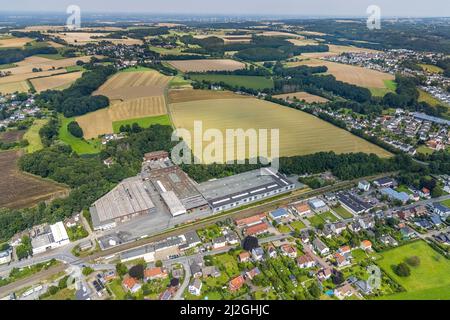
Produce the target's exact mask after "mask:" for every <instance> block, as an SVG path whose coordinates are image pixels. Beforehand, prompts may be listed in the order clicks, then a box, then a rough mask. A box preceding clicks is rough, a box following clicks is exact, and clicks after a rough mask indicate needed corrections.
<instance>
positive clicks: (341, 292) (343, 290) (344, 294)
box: [334, 283, 356, 300]
mask: <svg viewBox="0 0 450 320" xmlns="http://www.w3.org/2000/svg"><path fill="white" fill-rule="evenodd" d="M355 293H356V290H355V289H354V288H353V287H352V286H351V285H350V284H348V283H347V284H344V285H343V286H341V287H339V288H336V289H334V295H335V296H336V297H337V298H338V299H339V300H342V299H345V298H348V297H351V296H352V295H353V294H355Z"/></svg>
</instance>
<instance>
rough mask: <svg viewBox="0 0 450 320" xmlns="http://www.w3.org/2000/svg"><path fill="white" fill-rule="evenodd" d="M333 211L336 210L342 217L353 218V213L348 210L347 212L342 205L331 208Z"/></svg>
mask: <svg viewBox="0 0 450 320" xmlns="http://www.w3.org/2000/svg"><path fill="white" fill-rule="evenodd" d="M333 211H334V212H336V213H337V214H338V215H339V216H340V217H342V218H343V219H350V218H353V215H352V214H351V213H350V212H348V211H347V210H346V209H344V208H343V207H342V206H339V207H336V208H333Z"/></svg>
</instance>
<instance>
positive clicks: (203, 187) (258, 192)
mask: <svg viewBox="0 0 450 320" xmlns="http://www.w3.org/2000/svg"><path fill="white" fill-rule="evenodd" d="M294 188H295V184H294V183H292V182H291V181H289V180H288V179H287V178H286V177H284V176H283V175H281V174H280V173H275V172H274V170H273V169H270V168H262V169H257V170H253V171H249V172H244V173H240V174H237V175H234V176H230V177H226V178H222V179H216V180H211V181H208V182H204V183H201V184H199V185H198V190H199V191H200V193H201V194H203V196H204V197H205V198H206V200H207V201H208V203H209V205H210V207H211V209H212V210H213V212H220V211H223V210H227V209H231V208H234V207H237V206H240V205H244V204H248V203H251V202H255V201H258V200H261V199H264V198H268V197H271V196H273V195H276V194H279V193H283V192H287V191H289V190H292V189H294Z"/></svg>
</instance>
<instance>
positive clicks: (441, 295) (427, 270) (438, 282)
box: [377, 241, 450, 300]
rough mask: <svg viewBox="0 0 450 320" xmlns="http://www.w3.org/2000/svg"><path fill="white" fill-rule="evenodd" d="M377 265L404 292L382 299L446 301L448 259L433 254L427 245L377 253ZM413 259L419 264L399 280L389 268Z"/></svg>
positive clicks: (449, 279) (419, 243)
mask: <svg viewBox="0 0 450 320" xmlns="http://www.w3.org/2000/svg"><path fill="white" fill-rule="evenodd" d="M381 256H382V259H380V260H379V261H377V263H378V265H379V266H380V267H381V268H382V269H383V270H384V271H385V272H386V273H387V274H388V275H389V276H390V277H392V278H393V279H394V280H395V281H396V282H398V283H399V284H400V285H402V287H403V288H405V290H406V292H402V293H399V294H394V295H390V296H386V297H384V298H386V299H407V300H409V299H450V290H449V288H450V277H449V276H448V275H449V274H450V260H448V259H446V258H445V257H444V256H442V255H440V254H439V253H437V252H436V251H434V250H433V249H432V248H431V247H430V246H429V245H428V244H427V243H425V242H423V241H416V242H413V243H409V244H407V245H404V246H400V247H397V248H395V249H391V250H388V251H385V252H382V253H381ZM412 256H417V257H419V258H420V265H419V266H417V267H411V275H410V276H409V277H399V276H397V275H396V274H395V273H394V272H393V271H392V265H396V264H398V263H400V262H403V261H404V260H405V259H406V258H408V257H412Z"/></svg>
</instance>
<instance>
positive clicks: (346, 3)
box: [0, 0, 450, 17]
mask: <svg viewBox="0 0 450 320" xmlns="http://www.w3.org/2000/svg"><path fill="white" fill-rule="evenodd" d="M71 4H74V5H79V6H80V8H81V10H82V11H85V12H119V13H120V12H140V13H176V14H183V13H184V14H192V13H195V14H245V15H249V14H255V15H258V14H264V15H266V14H268V15H284V14H288V15H298V16H304V15H324V16H365V15H366V8H367V7H368V6H369V5H371V4H375V5H378V6H380V8H381V11H382V15H383V16H441V17H442V16H450V0H0V8H1V9H0V12H1V11H3V10H5V11H40V12H45V11H52V12H55V11H59V12H61V13H64V12H65V9H66V7H67V6H68V5H71Z"/></svg>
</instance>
